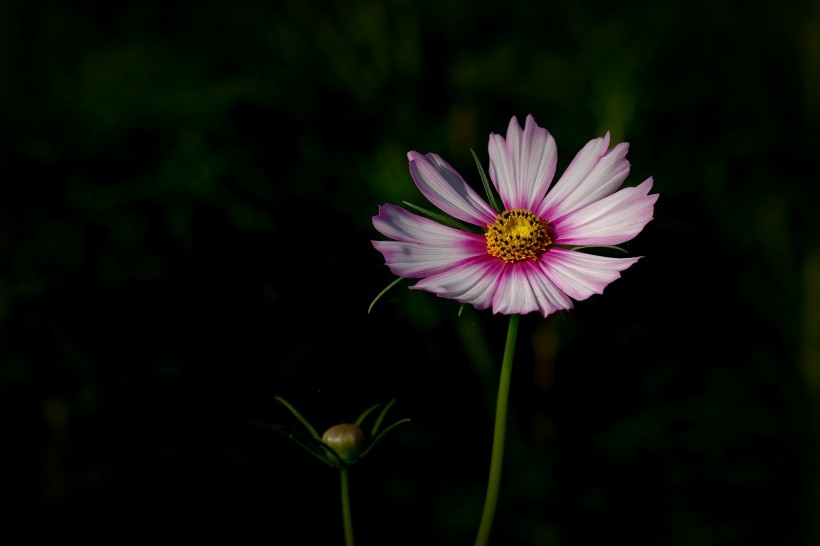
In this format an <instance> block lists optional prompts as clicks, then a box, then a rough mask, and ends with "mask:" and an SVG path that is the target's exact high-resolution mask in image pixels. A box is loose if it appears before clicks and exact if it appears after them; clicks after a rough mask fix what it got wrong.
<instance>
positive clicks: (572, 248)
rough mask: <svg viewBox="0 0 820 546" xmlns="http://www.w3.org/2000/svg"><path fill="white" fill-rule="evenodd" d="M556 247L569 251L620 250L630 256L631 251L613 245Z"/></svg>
mask: <svg viewBox="0 0 820 546" xmlns="http://www.w3.org/2000/svg"><path fill="white" fill-rule="evenodd" d="M555 246H557V247H559V248H566V249H569V250H583V249H587V248H608V249H610V250H618V251H620V252H623V253H624V254H629V251H627V250H625V249H623V248H621V247H619V246H613V245H588V246H570V245H555Z"/></svg>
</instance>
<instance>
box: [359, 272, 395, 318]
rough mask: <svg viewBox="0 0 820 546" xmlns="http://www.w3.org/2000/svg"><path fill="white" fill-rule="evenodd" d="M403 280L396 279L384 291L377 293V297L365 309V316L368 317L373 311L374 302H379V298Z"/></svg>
mask: <svg viewBox="0 0 820 546" xmlns="http://www.w3.org/2000/svg"><path fill="white" fill-rule="evenodd" d="M403 278H404V277H399V278H398V279H396V280H395V281H393V282H391V283H390V284H389V285H387V288H385V289H384V290H382V291H381V292H379V295H378V296H376V297H375V299H374V300H373V301H372V302H371V303H370V307H368V308H367V314H368V315H369V314H370V311H371V310H372V309H373V306H374V305H376V302H377V301H379V300H380V299H381V297H382V296H384V295H385V294H386V293H387V291H388V290H390V289H391V288H393V287H394V286H396V285H397V284H399V283H400V282H401V281H402V279H403Z"/></svg>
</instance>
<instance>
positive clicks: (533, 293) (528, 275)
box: [493, 261, 572, 318]
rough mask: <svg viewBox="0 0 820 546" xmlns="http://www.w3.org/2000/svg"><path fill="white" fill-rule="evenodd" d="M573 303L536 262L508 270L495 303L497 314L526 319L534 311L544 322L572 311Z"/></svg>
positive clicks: (500, 283) (494, 310)
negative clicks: (555, 315)
mask: <svg viewBox="0 0 820 546" xmlns="http://www.w3.org/2000/svg"><path fill="white" fill-rule="evenodd" d="M571 308H572V300H570V299H569V297H567V295H566V294H564V293H563V292H562V291H561V290H560V289H559V288H558V287H557V286H556V285H555V284H554V283H552V282H551V280H550V279H549V278H548V277H547V276H545V275H544V273H543V271H541V269H540V267H538V266H537V264H536V263H535V262H529V261H528V262H521V263H519V264H515V265H514V266H512V267H508V269H507V271H506V275H504V276H503V277H502V279H501V280H500V282H499V286H498V289H497V290H496V293H495V298H494V299H493V313H501V314H504V315H526V314H528V313H532V312H534V311H537V312H539V313H540V314H541V315H542V316H543V317H544V318H546V317H547V316H548V315H550V314H552V313H554V312H556V311H559V310H562V309H571Z"/></svg>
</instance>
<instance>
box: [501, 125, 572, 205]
mask: <svg viewBox="0 0 820 546" xmlns="http://www.w3.org/2000/svg"><path fill="white" fill-rule="evenodd" d="M488 152H489V156H490V179H492V181H493V185H494V186H495V188H496V190H497V191H498V194H499V196H500V197H501V201H502V202H503V203H504V207H505V208H507V209H511V208H523V209H527V210H532V209H533V208H534V207H535V205H536V204H537V203H539V202H540V201H541V199H542V198H543V197H544V195H545V194H546V193H547V189H548V188H549V185H550V182H552V177H553V176H554V175H555V166H556V164H557V163H558V152H557V149H556V146H555V139H554V138H553V137H552V135H551V134H550V133H549V131H547V130H546V129H544V128H542V127H539V126H538V124H537V123H536V122H535V118H533V117H532V115H528V116H527V119H526V122H525V125H524V130H523V131H522V130H521V126H520V125H519V124H518V119H517V118H516V117H515V116H513V118H512V119H511V120H510V124H509V127H508V128H507V139H506V141H505V140H504V138H502V137H501V136H500V135H497V134H491V135H490V142H489V145H488Z"/></svg>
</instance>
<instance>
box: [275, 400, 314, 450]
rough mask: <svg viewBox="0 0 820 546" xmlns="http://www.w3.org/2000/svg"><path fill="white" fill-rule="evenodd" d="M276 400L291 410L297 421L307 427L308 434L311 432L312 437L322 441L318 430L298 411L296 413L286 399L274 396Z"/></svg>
mask: <svg viewBox="0 0 820 546" xmlns="http://www.w3.org/2000/svg"><path fill="white" fill-rule="evenodd" d="M274 398H276V399H277V400H279V402H281V403H282V405H284V406H285V407H286V408H288V409H289V410H290V412H291V413H292V414H293V415H294V417H296V418H297V419H299V422H300V423H302V424H303V425H305V428H306V429H307V430H308V432H310V435H311V436H313V437H314V438H315V439H316V440H319V441H320V442H321V441H322V438H321V436H319V434H317V433H316V429H314V428H313V427H312V426H311V425H310V423H308V422H307V419H305V418H304V417H302V415H301V414H300V413H299V412H298V411H296V408H294V407H293V406H291V405H290V404H289V403H288V402H287V401H286V400H285V399H284V398H282V397H281V396H274ZM322 445H324V444H322Z"/></svg>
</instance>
